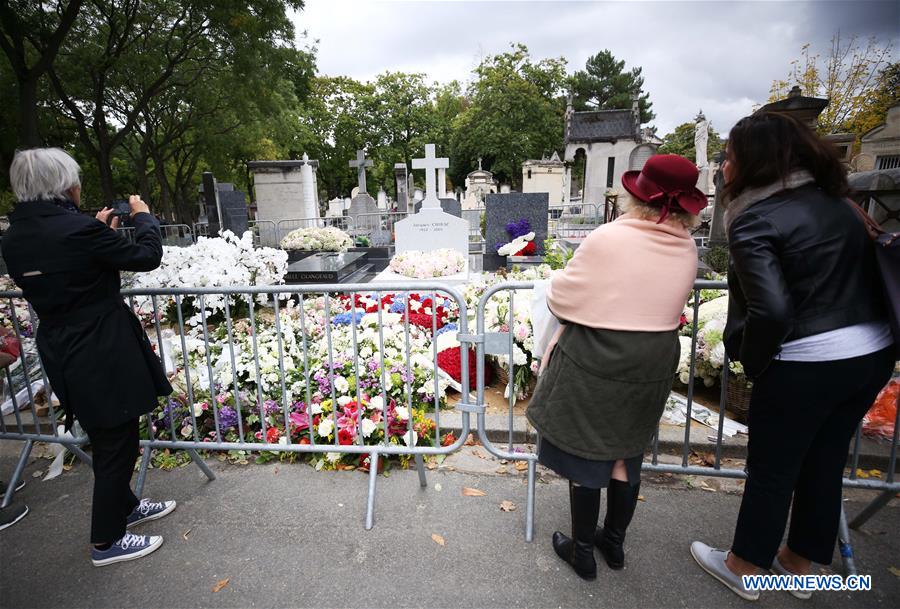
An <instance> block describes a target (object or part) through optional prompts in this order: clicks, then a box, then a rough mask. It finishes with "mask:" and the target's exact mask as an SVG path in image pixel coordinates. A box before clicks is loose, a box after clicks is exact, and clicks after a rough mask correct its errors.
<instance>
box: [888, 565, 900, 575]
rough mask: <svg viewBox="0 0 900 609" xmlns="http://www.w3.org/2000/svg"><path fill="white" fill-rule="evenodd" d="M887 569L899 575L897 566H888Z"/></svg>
mask: <svg viewBox="0 0 900 609" xmlns="http://www.w3.org/2000/svg"><path fill="white" fill-rule="evenodd" d="M888 571H890V572H891V573H893V574H894V575H896V576H897V577H900V569H898V568H897V567H888Z"/></svg>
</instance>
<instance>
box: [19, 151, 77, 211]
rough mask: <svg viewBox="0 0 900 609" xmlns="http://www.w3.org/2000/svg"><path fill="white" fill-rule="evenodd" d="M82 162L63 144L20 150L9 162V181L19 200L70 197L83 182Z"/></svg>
mask: <svg viewBox="0 0 900 609" xmlns="http://www.w3.org/2000/svg"><path fill="white" fill-rule="evenodd" d="M80 171H81V168H80V167H78V163H77V162H76V161H75V159H73V158H72V157H71V156H69V155H68V154H67V153H66V152H65V151H64V150H62V149H61V148H31V149H29V150H19V151H18V152H16V156H15V157H13V162H12V165H10V166H9V181H10V184H11V185H12V189H13V192H14V193H15V194H16V199H17V200H18V201H34V200H36V199H67V198H68V195H67V194H66V191H68V190H69V189H71V188H72V187H74V186H81V178H80V177H79V173H80Z"/></svg>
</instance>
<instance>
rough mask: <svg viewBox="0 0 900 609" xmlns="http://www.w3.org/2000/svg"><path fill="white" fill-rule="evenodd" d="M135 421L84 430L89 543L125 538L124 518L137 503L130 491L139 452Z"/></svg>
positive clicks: (136, 421)
mask: <svg viewBox="0 0 900 609" xmlns="http://www.w3.org/2000/svg"><path fill="white" fill-rule="evenodd" d="M138 421H139V419H132V420H131V421H128V422H127V423H124V424H123V425H118V426H116V427H108V428H99V427H92V428H90V429H86V430H85V431H86V432H87V435H88V437H89V438H90V440H91V455H92V458H93V462H94V466H93V467H94V503H93V507H92V510H91V543H93V544H104V543H112V542H114V541H117V540H119V539H120V538H121V537H122V536H123V535H125V523H126V519H127V518H128V515H129V514H130V513H131V512H132V510H134V508H135V507H136V506H137V505H138V503H140V502H139V501H138V499H137V497H135V496H134V493H133V492H132V490H131V475H132V473H133V472H134V464H135V462H136V461H137V458H138V454H139V452H140V444H139V442H140V431H139V427H138Z"/></svg>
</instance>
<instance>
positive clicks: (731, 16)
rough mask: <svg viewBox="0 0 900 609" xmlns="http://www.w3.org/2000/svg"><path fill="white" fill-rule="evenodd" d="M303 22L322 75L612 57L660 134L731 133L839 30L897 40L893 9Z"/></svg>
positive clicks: (363, 2)
mask: <svg viewBox="0 0 900 609" xmlns="http://www.w3.org/2000/svg"><path fill="white" fill-rule="evenodd" d="M295 22H296V25H297V30H298V31H304V30H305V31H306V32H308V36H309V39H311V40H318V49H319V52H318V67H319V72H320V73H322V74H327V75H346V76H351V77H353V78H357V79H360V80H368V79H371V78H373V77H374V76H375V75H377V74H379V73H381V72H384V71H386V70H390V71H404V72H424V73H425V74H427V75H428V78H429V80H436V81H440V82H447V81H450V80H454V79H455V80H459V81H461V82H463V83H465V82H468V81H469V80H470V79H471V71H472V68H473V67H475V66H476V65H477V64H478V63H479V61H480V60H481V58H482V57H484V56H485V55H490V54H493V53H498V52H502V51H504V50H506V49H507V48H508V47H509V44H510V43H511V42H522V43H524V44H526V45H527V46H528V48H529V50H530V51H531V54H532V57H534V58H538V59H539V58H544V57H559V56H563V57H565V58H566V59H567V60H568V62H569V63H568V65H569V71H570V72H573V71H575V70H577V69H583V67H584V62H585V60H586V59H587V58H588V57H589V56H590V55H592V54H594V53H597V52H598V51H600V50H603V49H607V48H608V49H610V50H611V51H612V52H613V54H614V55H615V56H616V57H617V58H619V59H624V60H625V62H626V67H631V66H641V67H643V70H644V71H643V74H644V89H645V90H646V91H648V92H649V93H650V100H651V101H652V102H653V110H654V111H655V112H656V115H657V117H656V119H655V121H654V122H653V124H655V125H656V126H657V127H658V128H659V133H660V134H665V133H667V132H669V131H671V129H672V128H673V127H674V126H676V125H678V124H680V123H682V122H685V121H687V120H690V119H692V118H693V117H694V116H695V115H696V113H697V110H698V109H700V108H702V109H703V112H704V113H705V114H706V116H707V118H709V119H710V120H711V121H712V124H713V126H714V127H715V128H716V130H718V131H719V132H723V133H727V131H728V130H729V129H730V127H731V126H732V125H733V124H734V122H735V121H736V120H737V119H739V118H740V117H742V116H744V115H746V114H748V113H749V112H750V111H751V109H752V107H753V105H754V104H757V103H762V102H765V101H766V98H767V97H768V92H769V87H770V85H771V83H772V80H773V79H774V78H779V77H781V78H783V77H784V76H786V75H787V73H788V71H789V62H790V60H791V59H793V58H796V57H798V56H799V54H800V47H801V46H802V45H803V44H804V43H806V42H810V43H812V45H813V48H814V49H817V50H821V52H822V53H826V52H827V50H828V49H829V48H830V40H831V37H832V35H833V34H834V33H835V32H837V31H838V30H840V31H841V34H842V35H843V36H845V37H847V36H849V35H851V34H857V35H859V36H861V37H863V38H866V37H868V36H873V35H874V36H877V37H878V38H879V40H880V41H881V42H882V43H887V42H889V41H890V42H892V43H893V44H894V45H895V47H896V46H897V45H898V42H900V2H897V0H888V1H881V0H877V1H868V0H852V1H846V0H818V1H814V2H793V1H754V2H731V1H727V0H724V1H706V2H685V1H675V0H673V1H662V2H660V1H656V2H643V1H631V2H624V1H620V2H596V1H557V2H546V1H545V2H527V1H525V2H523V1H493V2H485V1H452V0H415V1H397V0H352V1H351V0H306V8H305V10H304V11H302V12H300V13H298V14H297V16H296V18H295ZM301 42H302V41H301ZM897 55H898V53H897V51H896V48H895V52H894V57H895V58H896V57H897Z"/></svg>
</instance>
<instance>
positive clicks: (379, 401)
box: [369, 395, 384, 410]
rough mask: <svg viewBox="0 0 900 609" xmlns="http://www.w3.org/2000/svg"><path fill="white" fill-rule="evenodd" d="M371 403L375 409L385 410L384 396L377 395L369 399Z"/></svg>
mask: <svg viewBox="0 0 900 609" xmlns="http://www.w3.org/2000/svg"><path fill="white" fill-rule="evenodd" d="M369 404H370V405H371V406H372V408H374V409H375V410H384V398H382V397H381V396H380V395H376V396H375V397H374V398H372V399H371V400H369Z"/></svg>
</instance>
